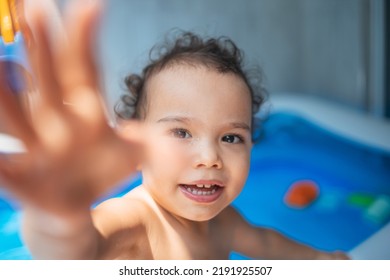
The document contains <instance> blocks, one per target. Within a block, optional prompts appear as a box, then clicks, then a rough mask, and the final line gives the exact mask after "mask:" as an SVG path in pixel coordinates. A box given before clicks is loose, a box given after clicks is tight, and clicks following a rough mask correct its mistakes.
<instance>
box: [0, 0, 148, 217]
mask: <svg viewBox="0 0 390 280" xmlns="http://www.w3.org/2000/svg"><path fill="white" fill-rule="evenodd" d="M76 2H78V3H76ZM85 2H87V3H85ZM100 9H101V8H100V6H99V5H97V4H91V3H90V1H73V3H72V5H71V6H70V7H69V10H68V13H67V14H66V15H67V16H66V17H65V19H64V32H65V36H63V38H66V40H65V39H64V41H62V42H60V44H59V43H58V42H57V44H55V46H56V47H55V48H54V47H53V44H52V43H51V42H50V38H51V37H50V36H51V34H50V32H49V28H48V24H49V22H48V21H47V20H46V18H47V17H46V16H47V15H45V14H44V12H42V10H41V9H40V8H39V7H36V8H35V9H33V10H32V11H26V12H25V13H29V17H30V21H29V24H30V28H31V30H32V33H33V38H34V39H33V42H32V44H31V46H30V47H29V51H28V53H29V59H30V64H31V68H32V72H33V77H34V80H35V85H36V90H34V92H30V93H29V94H30V95H31V97H32V99H33V101H34V102H33V104H32V106H30V108H23V107H22V106H20V104H19V103H18V101H17V100H16V97H15V95H14V94H13V93H12V92H11V90H10V88H9V86H8V85H7V82H6V81H5V76H6V75H4V71H5V69H4V68H3V69H0V71H1V72H2V73H1V72H0V120H1V125H2V126H3V127H4V128H5V129H6V131H7V133H9V134H11V135H13V136H15V137H17V138H19V139H20V140H21V141H22V142H23V143H24V145H25V147H26V150H27V152H26V153H22V154H12V155H7V156H4V155H1V154H0V185H1V186H4V187H6V188H7V189H9V190H10V191H11V192H13V193H14V194H15V195H16V196H17V197H19V198H20V199H21V200H22V201H24V202H26V203H28V204H31V205H34V206H36V207H38V208H41V209H44V210H48V211H51V212H55V213H67V212H73V213H74V212H75V211H78V210H79V209H81V208H85V209H87V208H89V207H90V205H91V203H92V202H93V200H94V199H96V198H97V197H98V196H99V195H101V194H102V193H103V192H104V191H106V190H107V189H108V188H110V187H112V186H113V185H115V184H116V183H118V182H119V181H120V180H123V179H125V178H126V177H127V176H129V175H130V174H131V173H132V172H134V170H135V167H136V165H137V163H138V153H139V150H140V144H141V139H142V127H141V125H140V124H139V123H136V122H129V123H128V124H127V126H125V127H124V131H125V133H124V134H125V135H126V136H127V137H126V139H125V138H123V137H121V136H119V134H118V133H117V132H116V131H114V130H113V129H112V128H111V127H110V126H109V125H108V123H107V119H106V114H105V110H104V106H103V102H102V99H101V96H100V91H99V88H100V87H99V77H98V70H97V67H96V64H95V59H94V57H93V51H92V50H93V49H92V45H93V39H94V35H93V34H95V29H96V24H97V21H98V18H99V13H100ZM60 37H62V36H60ZM60 37H59V38H60ZM127 132H129V133H127Z"/></svg>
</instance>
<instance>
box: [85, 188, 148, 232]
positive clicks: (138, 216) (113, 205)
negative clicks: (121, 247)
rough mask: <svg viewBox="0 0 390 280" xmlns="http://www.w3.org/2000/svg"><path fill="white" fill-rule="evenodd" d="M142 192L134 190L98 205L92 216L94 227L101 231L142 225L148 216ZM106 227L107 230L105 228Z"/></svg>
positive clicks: (137, 189)
mask: <svg viewBox="0 0 390 280" xmlns="http://www.w3.org/2000/svg"><path fill="white" fill-rule="evenodd" d="M142 192H143V191H142V190H141V189H139V188H136V189H134V190H132V191H130V192H129V193H128V194H126V195H125V196H123V197H117V198H111V199H108V200H106V201H104V202H102V203H101V204H99V205H98V206H97V207H96V208H95V209H94V210H93V211H92V216H93V220H94V223H95V226H96V227H97V228H98V229H100V230H101V231H102V233H103V234H104V231H107V230H109V229H112V230H115V229H120V228H129V227H134V226H138V225H140V224H143V223H144V220H145V217H147V216H148V214H150V213H149V212H150V211H151V210H150V207H148V204H147V203H146V201H145V199H144V197H143V194H142ZM107 227H108V228H107Z"/></svg>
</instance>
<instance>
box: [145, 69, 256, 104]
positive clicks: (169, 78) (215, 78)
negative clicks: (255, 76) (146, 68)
mask: <svg viewBox="0 0 390 280" xmlns="http://www.w3.org/2000/svg"><path fill="white" fill-rule="evenodd" d="M165 89H167V90H170V91H171V92H172V91H176V90H177V91H179V92H182V94H185V90H191V89H194V90H201V89H202V90H210V91H221V90H223V91H225V92H230V91H236V92H238V93H239V95H243V96H244V97H245V98H247V97H248V95H249V96H250V91H249V87H248V85H247V84H246V82H245V81H244V79H243V78H242V77H240V76H239V75H237V74H235V73H232V72H224V73H222V72H221V71H218V70H217V69H215V68H213V67H208V66H205V65H202V64H186V63H183V64H175V65H172V66H169V67H166V68H164V69H162V70H160V71H158V72H157V73H155V74H153V75H151V76H150V77H149V79H148V80H147V81H146V90H147V91H151V92H155V91H157V92H162V91H163V90H165ZM200 97H201V94H199V95H198V96H197V98H200Z"/></svg>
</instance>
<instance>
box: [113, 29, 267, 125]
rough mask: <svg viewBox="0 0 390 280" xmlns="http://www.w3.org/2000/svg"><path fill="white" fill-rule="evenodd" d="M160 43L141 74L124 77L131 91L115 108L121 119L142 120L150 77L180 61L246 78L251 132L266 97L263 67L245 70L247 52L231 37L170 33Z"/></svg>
mask: <svg viewBox="0 0 390 280" xmlns="http://www.w3.org/2000/svg"><path fill="white" fill-rule="evenodd" d="M172 34H173V36H167V37H166V39H165V42H164V43H163V44H161V45H156V46H154V47H153V48H152V49H151V51H150V53H149V59H150V62H149V64H148V65H147V66H146V67H145V68H144V69H143V71H142V73H141V74H131V75H129V76H127V77H126V78H125V84H126V87H127V89H128V91H129V94H125V95H122V96H121V99H120V100H119V102H118V103H117V104H116V106H115V108H114V110H115V114H116V116H117V118H119V119H142V118H144V117H145V113H146V107H145V106H146V105H145V103H146V102H145V101H146V94H145V85H146V83H147V81H148V80H149V78H150V77H152V76H153V75H155V74H157V73H159V72H160V71H162V70H164V69H166V68H167V67H170V66H173V65H177V64H187V65H194V66H196V65H202V66H205V67H207V68H209V69H213V70H216V71H218V72H219V73H233V74H235V75H237V76H239V77H240V78H242V79H243V81H244V82H245V84H246V85H247V86H248V89H249V92H250V95H251V98H252V132H253V131H254V126H255V125H254V116H255V114H256V113H257V112H258V110H259V108H260V106H261V104H262V103H263V102H264V100H265V97H266V90H265V88H264V87H263V74H262V71H261V69H260V68H253V69H252V70H250V71H244V69H243V68H244V61H243V60H244V55H243V52H242V51H241V50H240V49H239V48H238V47H237V46H236V44H235V43H234V42H233V41H232V40H231V39H229V38H228V37H225V36H222V37H218V38H202V37H200V36H199V35H197V34H194V33H192V32H183V31H179V32H178V33H170V34H169V35H172Z"/></svg>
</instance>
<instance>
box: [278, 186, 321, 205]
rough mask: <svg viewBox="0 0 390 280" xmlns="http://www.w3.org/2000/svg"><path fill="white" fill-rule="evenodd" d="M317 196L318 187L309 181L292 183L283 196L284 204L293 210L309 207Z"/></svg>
mask: <svg viewBox="0 0 390 280" xmlns="http://www.w3.org/2000/svg"><path fill="white" fill-rule="evenodd" d="M318 195H319V187H318V186H317V184H316V183H315V182H313V181H311V180H301V181H297V182H295V183H293V184H292V185H291V187H290V188H289V189H288V191H287V193H286V195H285V196H284V202H285V203H286V204H287V205H288V206H290V207H293V208H304V207H306V206H308V205H310V204H311V203H312V202H313V201H314V200H316V198H317V197H318Z"/></svg>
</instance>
